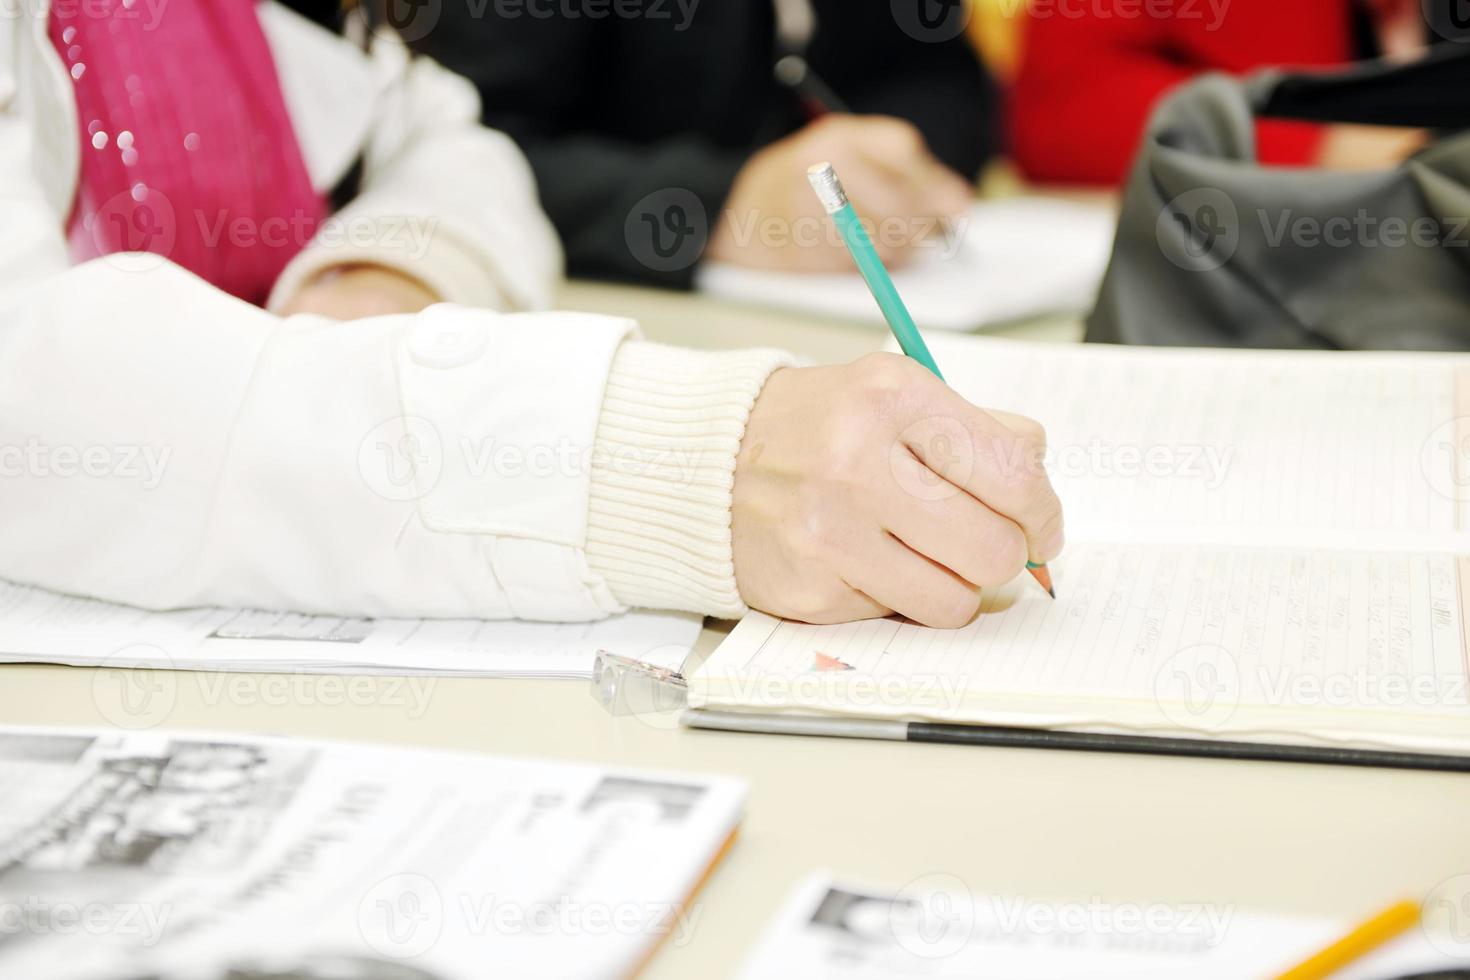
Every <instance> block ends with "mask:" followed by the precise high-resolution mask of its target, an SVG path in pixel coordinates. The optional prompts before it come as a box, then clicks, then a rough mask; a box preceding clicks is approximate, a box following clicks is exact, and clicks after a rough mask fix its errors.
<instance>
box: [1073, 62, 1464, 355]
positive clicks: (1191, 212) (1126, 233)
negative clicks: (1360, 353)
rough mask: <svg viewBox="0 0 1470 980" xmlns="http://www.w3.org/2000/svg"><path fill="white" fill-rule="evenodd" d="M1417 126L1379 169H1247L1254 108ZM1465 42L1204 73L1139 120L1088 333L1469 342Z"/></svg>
mask: <svg viewBox="0 0 1470 980" xmlns="http://www.w3.org/2000/svg"><path fill="white" fill-rule="evenodd" d="M1258 115H1260V116H1270V117H1275V118H1292V119H1301V120H1311V121H1316V122H1343V123H1363V124H1376V125H1397V126H1420V127H1427V128H1431V129H1435V130H1440V131H1450V132H1451V133H1452V135H1441V138H1440V139H1438V140H1437V141H1435V142H1434V143H1433V144H1431V145H1430V146H1428V147H1427V148H1425V149H1423V150H1422V151H1420V152H1419V153H1418V154H1416V155H1415V156H1414V157H1413V158H1411V159H1410V160H1408V161H1407V162H1405V163H1404V164H1402V165H1401V166H1398V167H1396V168H1394V169H1392V170H1388V171H1381V172H1374V173H1343V172H1334V171H1324V170H1310V169H1285V168H1271V167H1262V166H1260V165H1259V164H1257V163H1256V162H1255V147H1254V142H1255V140H1254V126H1253V123H1254V119H1255V117H1256V116H1258ZM1467 125H1470V49H1467V46H1465V45H1460V44H1450V45H1444V46H1441V47H1440V48H1437V49H1435V51H1434V53H1433V54H1432V55H1431V56H1430V57H1429V58H1427V59H1426V60H1424V61H1420V62H1415V63H1412V64H1408V65H1388V64H1385V63H1381V62H1366V63H1363V64H1360V65H1356V66H1354V67H1352V68H1349V69H1347V70H1344V71H1340V72H1333V73H1329V74H1321V73H1312V74H1307V73H1302V74H1291V73H1285V72H1279V71H1269V72H1264V73H1260V74H1257V75H1253V76H1251V77H1249V78H1247V79H1245V80H1240V79H1236V78H1232V77H1230V76H1226V75H1208V76H1204V77H1202V78H1200V79H1198V80H1196V81H1194V82H1192V83H1190V84H1188V85H1185V86H1183V87H1182V88H1180V89H1179V90H1177V91H1176V92H1174V93H1173V94H1172V95H1170V96H1169V97H1167V98H1166V99H1165V100H1164V101H1163V102H1162V103H1161V104H1160V106H1159V107H1158V109H1157V110H1156V111H1155V112H1154V114H1153V117H1152V119H1151V120H1150V122H1149V126H1148V132H1147V135H1146V136H1145V138H1144V143H1143V147H1142V149H1141V150H1140V153H1139V158H1138V160H1137V161H1136V163H1135V164H1134V168H1133V173H1132V175H1131V177H1130V178H1129V182H1128V186H1127V189H1126V191H1125V194H1124V199H1123V210H1122V218H1121V222H1120V225H1119V229H1118V237H1117V239H1116V241H1115V242H1114V245H1113V255H1112V261H1111V263H1110V265H1109V267H1108V272H1107V276H1106V278H1105V280H1104V282H1103V286H1102V291H1101V294H1100V295H1099V297H1098V303H1097V308H1096V309H1095V310H1094V311H1093V313H1092V315H1091V316H1090V317H1089V319H1088V323H1087V339H1088V340H1090V341H1101V342H1106V343H1124V344H1173V345H1191V346H1214V347H1220V346H1230V347H1310V348H1327V349H1419V350H1464V349H1470V132H1466V131H1465V130H1466V127H1467Z"/></svg>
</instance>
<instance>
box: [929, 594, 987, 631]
mask: <svg viewBox="0 0 1470 980" xmlns="http://www.w3.org/2000/svg"><path fill="white" fill-rule="evenodd" d="M979 611H980V591H979V590H978V589H967V588H964V587H962V586H956V587H955V588H953V589H946V590H944V594H943V595H942V596H938V597H936V599H935V601H934V603H933V607H932V608H930V609H928V610H925V611H924V613H923V617H924V618H923V623H924V625H925V626H929V627H932V628H934V629H945V630H953V629H959V628H960V627H962V626H967V625H969V623H970V622H971V621H972V620H973V619H974V618H975V615H976V614H977V613H978V612H979Z"/></svg>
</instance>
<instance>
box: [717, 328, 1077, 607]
mask: <svg viewBox="0 0 1470 980" xmlns="http://www.w3.org/2000/svg"><path fill="white" fill-rule="evenodd" d="M1044 448H1045V446H1044V434H1043V433H1042V430H1041V427H1040V426H1039V425H1037V424H1036V423H1035V422H1033V421H1031V420H1029V419H1023V418H1020V417H1018V416H1002V415H1000V414H994V413H990V412H986V411H983V410H981V409H979V408H976V407H975V406H973V405H971V404H970V403H969V402H967V401H965V400H964V399H963V398H961V397H960V396H959V395H958V394H956V393H955V392H954V391H953V390H951V389H950V388H949V387H948V386H947V385H945V384H944V383H943V382H941V381H939V380H938V379H937V378H935V377H934V376H933V375H932V374H930V373H929V372H928V371H926V370H925V369H924V368H923V367H922V366H921V365H919V364H918V363H916V362H915V361H913V360H910V359H909V358H906V357H900V356H898V355H895V354H872V355H869V356H868V357H865V358H863V359H862V360H860V361H856V362H854V363H852V364H848V365H844V366H841V367H819V368H786V369H783V370H780V371H777V372H776V373H775V374H773V375H771V378H770V380H769V381H767V382H766V386H765V389H764V390H763V391H762V393H761V396H760V398H759V399H758V400H757V402H756V405H755V408H754V409H753V410H752V412H751V416H750V422H749V424H748V425H747V427H746V432H745V438H744V440H743V441H742V443H741V446H740V454H739V456H738V458H737V461H736V467H735V490H734V507H733V515H732V525H733V528H732V530H733V543H734V556H735V576H736V580H737V582H738V584H739V587H740V594H741V596H742V598H743V599H744V600H745V602H746V603H747V604H749V605H750V606H751V607H753V608H755V609H760V610H763V611H765V612H769V613H771V614H773V615H777V616H783V617H786V618H789V619H798V620H802V621H805V622H810V623H833V622H842V621H847V620H855V619H867V618H872V617H875V616H884V615H887V614H888V613H889V612H890V611H892V612H897V613H900V614H902V615H904V616H907V617H909V618H910V619H912V620H914V621H916V622H919V623H923V624H924V625H926V626H935V627H944V628H954V627H959V626H963V625H964V624H966V623H968V622H969V621H970V620H972V619H973V618H974V616H975V614H976V612H977V611H978V609H979V605H980V589H981V588H983V587H986V586H994V585H999V584H1001V583H1003V582H1007V581H1009V580H1011V579H1012V578H1014V577H1015V576H1017V575H1019V574H1020V573H1021V572H1022V571H1023V570H1024V569H1025V567H1026V562H1027V560H1028V559H1030V560H1033V561H1039V562H1044V561H1049V560H1051V559H1053V558H1055V557H1056V556H1057V554H1058V553H1059V552H1060V551H1061V549H1062V537H1063V534H1062V510H1061V502H1060V501H1059V500H1058V499H1057V495H1056V493H1055V492H1054V491H1053V490H1052V486H1051V483H1050V481H1048V479H1047V477H1046V473H1045V471H1044V468H1043V465H1042V459H1041V456H1042V452H1043V450H1044Z"/></svg>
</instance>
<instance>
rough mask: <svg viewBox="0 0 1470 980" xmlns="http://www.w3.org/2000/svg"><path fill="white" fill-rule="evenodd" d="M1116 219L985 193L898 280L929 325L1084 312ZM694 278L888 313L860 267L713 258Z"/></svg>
mask: <svg viewBox="0 0 1470 980" xmlns="http://www.w3.org/2000/svg"><path fill="white" fill-rule="evenodd" d="M1115 225H1116V214H1115V212H1114V209H1113V208H1111V207H1108V206H1105V205H1096V204H1078V203H1071V202H1067V201H1057V200H1047V199H1042V198H1009V199H1004V200H997V201H986V202H983V203H980V204H977V205H975V207H974V209H973V210H972V211H971V213H970V215H969V220H968V221H966V222H964V223H963V225H962V226H956V227H955V228H954V229H953V234H952V235H951V236H949V237H947V238H940V239H936V240H935V241H933V242H932V243H930V244H926V245H925V246H923V247H919V248H917V249H916V250H915V252H916V256H915V258H914V260H913V261H912V262H911V264H909V265H908V266H905V267H903V268H900V269H897V270H894V273H893V282H894V285H896V286H897V287H898V291H899V294H900V295H902V296H903V299H904V303H905V304H906V305H907V306H908V308H909V312H911V313H912V314H913V316H914V320H915V321H916V322H917V323H918V324H919V326H920V327H921V328H924V329H935V330H973V329H975V328H977V327H984V326H988V325H992V324H1000V323H1005V322H1006V321H1010V320H1018V319H1021V318H1023V317H1033V316H1039V315H1042V314H1047V313H1082V312H1085V311H1086V310H1088V309H1090V308H1091V306H1092V304H1093V301H1094V300H1095V299H1096V297H1097V290H1098V286H1099V285H1101V283H1102V277H1103V273H1104V272H1105V271H1106V270H1107V265H1108V255H1109V252H1110V251H1111V249H1112V245H1113V231H1114V227H1115ZM880 230H881V229H880ZM696 285H697V286H698V287H699V289H700V290H701V291H702V292H704V293H707V294H709V295H711V296H715V297H718V298H720V299H728V300H735V301H738V302H745V303H754V304H758V305H762V306H773V307H779V308H782V309H790V310H797V311H800V312H803V313H816V314H819V315H823V316H833V317H843V318H845V319H852V320H865V321H868V322H872V323H876V324H882V323H883V315H882V314H881V313H880V312H879V311H878V306H877V304H876V303H874V302H873V297H872V296H871V295H869V293H868V290H867V287H866V286H865V285H863V280H862V277H861V276H859V275H858V274H857V272H856V271H854V272H852V273H848V274H842V275H800V274H794V273H789V272H762V271H758V270H753V269H744V268H741V267H740V266H735V265H728V264H723V263H719V262H707V263H705V264H704V265H702V266H701V267H700V269H699V273H698V276H697V279H696Z"/></svg>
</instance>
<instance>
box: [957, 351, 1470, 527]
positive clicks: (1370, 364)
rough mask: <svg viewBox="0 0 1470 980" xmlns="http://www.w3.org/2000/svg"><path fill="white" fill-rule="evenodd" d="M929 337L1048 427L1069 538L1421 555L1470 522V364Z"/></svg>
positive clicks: (998, 402)
mask: <svg viewBox="0 0 1470 980" xmlns="http://www.w3.org/2000/svg"><path fill="white" fill-rule="evenodd" d="M931 346H932V348H933V351H934V355H935V358H936V359H937V360H938V362H939V363H940V364H941V365H942V366H943V368H944V372H945V377H946V379H948V381H949V382H950V384H951V385H953V386H954V387H955V388H956V389H957V390H959V391H960V392H961V393H962V394H964V395H965V396H966V397H967V398H968V399H970V400H971V401H972V402H975V403H976V404H979V405H984V406H989V407H994V408H1001V409H1005V410H1008V411H1013V412H1018V413H1021V414H1024V415H1029V416H1031V417H1033V418H1036V419H1038V420H1040V421H1041V422H1042V423H1043V424H1044V425H1045V426H1046V428H1047V432H1048V437H1049V444H1050V451H1049V454H1048V460H1047V462H1048V469H1049V471H1050V472H1051V475H1052V480H1053V482H1054V483H1055V485H1056V486H1057V488H1058V492H1059V493H1060V494H1061V496H1062V500H1063V502H1064V504H1065V506H1066V512H1067V523H1068V527H1069V529H1070V530H1071V531H1072V536H1073V538H1074V539H1075V538H1077V537H1079V536H1083V537H1093V538H1107V537H1114V538H1118V539H1120V540H1129V539H1131V538H1134V537H1136V536H1137V535H1138V534H1140V533H1141V534H1144V535H1145V536H1149V537H1155V538H1164V539H1168V540H1190V541H1199V540H1214V541H1217V542H1221V543H1238V542H1240V541H1242V540H1249V541H1251V542H1252V543H1259V544H1264V545H1279V544H1302V545H1309V544H1310V545H1319V546H1335V545H1337V544H1340V543H1341V542H1340V541H1338V540H1332V539H1330V538H1328V537H1327V536H1324V535H1321V534H1317V533H1315V532H1359V533H1358V535H1357V537H1356V541H1357V543H1358V546H1364V545H1366V546H1371V547H1394V546H1397V547H1403V548H1411V549H1418V548H1433V547H1436V546H1437V544H1438V542H1439V541H1441V540H1443V538H1444V536H1445V535H1446V534H1447V533H1450V532H1454V531H1456V530H1460V531H1465V530H1470V524H1467V523H1466V522H1464V521H1463V520H1461V521H1459V522H1458V526H1457V513H1456V511H1457V509H1458V507H1459V505H1460V503H1461V502H1462V501H1470V478H1467V477H1470V474H1467V473H1466V472H1465V471H1464V470H1465V464H1466V462H1467V461H1470V449H1467V448H1466V447H1470V427H1465V428H1461V426H1460V425H1459V424H1457V420H1458V419H1460V418H1461V417H1464V416H1470V404H1459V402H1460V401H1461V399H1457V397H1456V384H1457V380H1458V381H1459V382H1460V383H1461V384H1462V385H1463V384H1464V379H1465V378H1466V377H1467V376H1470V357H1466V356H1462V355H1453V354H1432V355H1404V354H1363V355H1359V354H1342V353H1336V352H1334V353H1328V354H1321V353H1303V352H1271V353H1265V352H1258V351H1191V350H1147V349H1138V348H1115V347H1103V346H1089V347H1082V346H1076V347H1063V346H1055V347H1053V346H1043V345H1029V344H1022V343H1017V342H1013V341H1000V340H991V339H986V338H960V337H944V336H941V337H936V338H934V341H933V343H932V345H931ZM1467 421H1470V420H1467ZM1457 466H1458V467H1459V469H1458V470H1457V468H1456V467H1457ZM1362 532H1369V533H1370V535H1371V539H1370V538H1368V537H1364V536H1363V534H1362Z"/></svg>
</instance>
